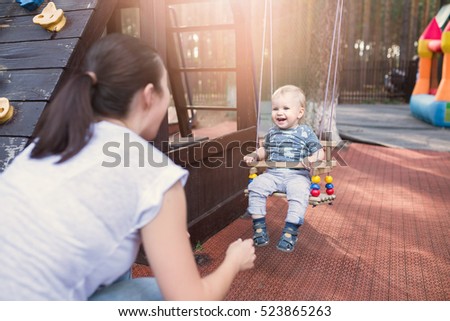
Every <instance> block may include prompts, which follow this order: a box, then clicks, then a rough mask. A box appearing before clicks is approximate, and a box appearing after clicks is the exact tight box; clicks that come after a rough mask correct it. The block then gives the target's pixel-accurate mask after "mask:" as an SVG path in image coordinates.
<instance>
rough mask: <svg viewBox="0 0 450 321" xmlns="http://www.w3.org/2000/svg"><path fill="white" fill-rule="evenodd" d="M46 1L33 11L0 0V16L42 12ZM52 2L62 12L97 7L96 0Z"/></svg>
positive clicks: (8, 0) (27, 14) (55, 0)
mask: <svg viewBox="0 0 450 321" xmlns="http://www.w3.org/2000/svg"><path fill="white" fill-rule="evenodd" d="M47 2H48V1H44V3H43V4H42V5H41V6H40V7H39V8H38V9H36V10H34V11H28V10H27V9H25V8H22V7H21V6H20V5H19V4H18V3H16V2H15V1H13V0H0V18H4V17H18V16H29V15H33V16H34V15H36V14H39V13H40V12H42V10H43V9H44V7H45V5H46V3H47ZM53 2H54V3H55V5H56V8H58V9H62V10H63V11H64V12H69V11H74V10H83V9H94V8H96V7H97V3H98V0H53Z"/></svg>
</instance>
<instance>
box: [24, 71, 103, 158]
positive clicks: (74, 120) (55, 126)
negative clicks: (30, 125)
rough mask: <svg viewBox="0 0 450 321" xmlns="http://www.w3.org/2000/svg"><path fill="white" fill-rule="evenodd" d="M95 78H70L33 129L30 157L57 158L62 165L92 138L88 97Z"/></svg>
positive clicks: (91, 110)
mask: <svg viewBox="0 0 450 321" xmlns="http://www.w3.org/2000/svg"><path fill="white" fill-rule="evenodd" d="M94 82H95V79H94V78H92V76H90V75H89V74H87V73H85V74H79V75H75V76H73V77H72V78H71V79H70V80H69V81H68V82H67V83H66V84H65V85H64V87H63V88H62V89H61V90H60V91H59V92H58V93H57V95H56V97H55V98H54V100H53V101H52V102H51V103H50V105H49V106H47V108H46V109H45V111H44V113H43V115H42V117H41V119H40V120H39V122H38V124H37V126H36V129H35V133H34V135H35V137H37V138H38V139H37V141H36V145H35V147H34V148H33V150H32V152H31V157H32V158H43V157H47V156H50V155H60V156H61V158H60V160H59V161H58V162H57V163H62V162H64V161H66V160H68V159H70V158H71V157H72V156H74V155H76V154H77V153H78V152H79V151H80V150H81V149H82V148H83V147H84V146H85V145H86V144H87V142H88V141H89V139H90V138H91V136H92V128H91V125H92V123H93V122H94V111H93V109H92V103H91V100H92V99H91V96H92V91H93V90H95V83H94Z"/></svg>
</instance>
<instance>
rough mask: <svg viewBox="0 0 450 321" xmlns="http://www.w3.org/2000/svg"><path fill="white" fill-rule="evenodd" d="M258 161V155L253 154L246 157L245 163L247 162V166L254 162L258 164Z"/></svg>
mask: <svg viewBox="0 0 450 321" xmlns="http://www.w3.org/2000/svg"><path fill="white" fill-rule="evenodd" d="M257 160H258V158H257V156H256V153H251V154H248V155H245V156H244V162H246V163H247V165H248V164H251V163H253V162H256V161H257Z"/></svg>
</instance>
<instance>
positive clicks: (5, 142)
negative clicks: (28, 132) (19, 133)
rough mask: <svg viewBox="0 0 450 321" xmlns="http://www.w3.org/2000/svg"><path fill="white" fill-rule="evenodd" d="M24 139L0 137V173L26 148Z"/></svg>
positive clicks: (26, 139)
mask: <svg viewBox="0 0 450 321" xmlns="http://www.w3.org/2000/svg"><path fill="white" fill-rule="evenodd" d="M27 142H28V138H26V137H0V173H1V172H3V171H4V170H5V168H6V167H7V166H8V165H9V164H10V163H11V162H12V160H13V159H14V157H16V156H17V155H18V154H19V153H20V152H21V151H22V150H23V149H24V148H25V146H26V144H27Z"/></svg>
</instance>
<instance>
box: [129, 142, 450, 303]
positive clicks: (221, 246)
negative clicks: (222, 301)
mask: <svg viewBox="0 0 450 321" xmlns="http://www.w3.org/2000/svg"><path fill="white" fill-rule="evenodd" d="M340 155H341V156H342V158H343V159H344V161H345V162H346V163H347V166H337V167H336V168H335V169H334V170H333V173H332V175H333V177H334V182H333V183H334V184H335V186H336V188H335V190H336V195H337V199H336V200H335V202H334V204H333V205H332V206H329V205H321V206H317V207H315V208H312V207H310V208H309V209H308V211H307V213H306V222H305V224H304V225H303V226H302V227H301V230H300V238H299V241H298V243H297V245H296V248H295V251H294V252H293V253H283V252H280V251H278V250H277V249H276V243H277V241H278V238H279V236H280V234H281V230H282V228H283V224H284V218H285V213H286V210H287V202H286V200H285V199H282V198H277V197H271V198H270V199H269V201H268V204H267V206H268V216H267V224H268V231H269V234H270V237H271V242H270V244H269V245H268V246H267V247H264V248H257V249H256V253H257V259H256V263H255V268H254V269H252V270H250V271H245V272H242V273H240V274H239V275H238V276H237V278H236V280H235V281H234V283H233V285H232V287H231V289H230V291H229V293H228V295H227V297H226V300H242V301H245V300H258V301H259V300H267V301H284V300H292V301H300V300H318V301H321V300H356V301H376V300H383V301H404V300H413V301H425V300H433V301H448V300H450V247H449V240H450V237H449V235H450V233H449V232H450V202H449V200H448V199H449V196H448V195H449V194H448V193H449V191H450V157H449V156H450V155H449V153H445V152H433V151H418V150H406V149H395V148H386V147H381V146H373V145H365V144H357V143H352V144H350V145H349V146H347V148H346V149H345V150H343V151H341V152H340ZM251 236H252V227H251V220H250V219H249V218H247V217H243V218H239V219H237V220H235V221H234V222H232V223H231V224H230V225H229V226H227V227H226V228H225V229H223V230H222V231H220V232H219V233H217V234H216V235H215V236H214V237H212V238H210V239H209V240H208V241H206V242H205V243H204V244H203V254H205V255H208V256H209V257H210V261H209V263H208V264H206V265H204V266H199V269H200V272H201V274H202V275H206V274H208V273H210V272H211V271H213V270H214V269H215V268H216V267H217V266H218V265H219V264H220V262H221V261H222V259H223V257H224V253H225V251H226V248H227V246H228V244H229V243H231V242H232V241H234V240H235V239H237V238H250V237H251ZM133 274H134V276H135V277H139V276H145V275H148V268H146V267H143V266H139V265H136V266H135V267H134V270H133Z"/></svg>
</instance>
